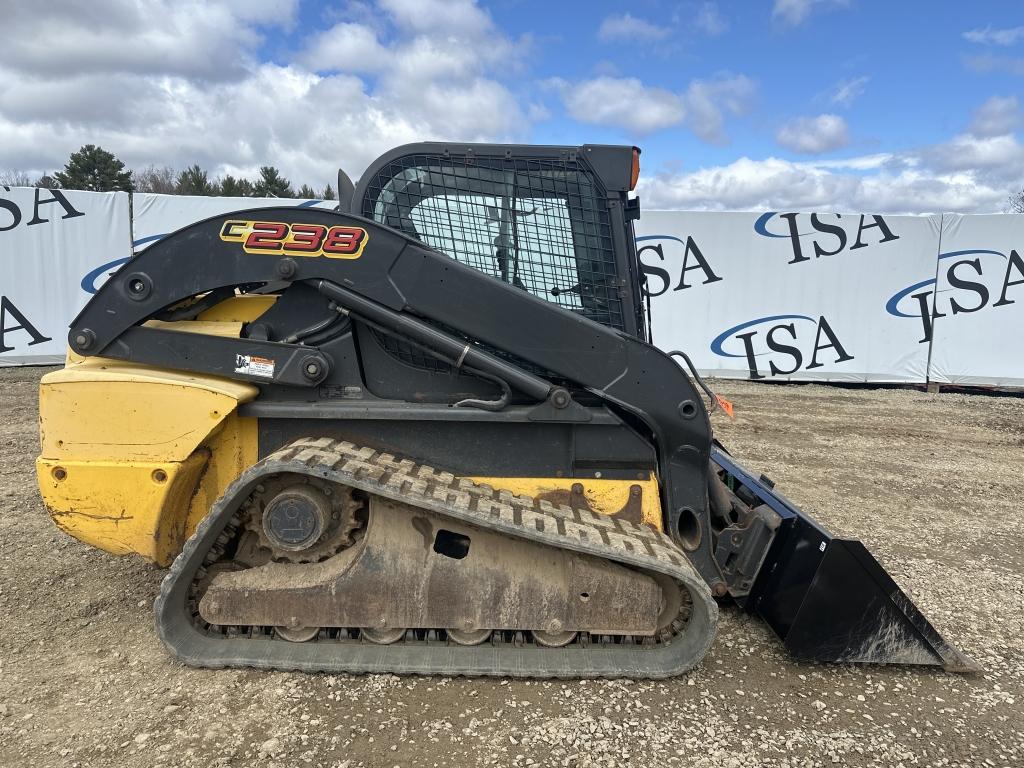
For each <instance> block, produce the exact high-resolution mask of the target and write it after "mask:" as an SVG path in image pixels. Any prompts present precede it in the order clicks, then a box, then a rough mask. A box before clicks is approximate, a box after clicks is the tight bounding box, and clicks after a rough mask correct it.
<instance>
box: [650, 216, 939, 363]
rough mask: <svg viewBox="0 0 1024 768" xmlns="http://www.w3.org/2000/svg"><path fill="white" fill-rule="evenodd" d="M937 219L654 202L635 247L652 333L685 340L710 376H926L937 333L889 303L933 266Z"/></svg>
mask: <svg viewBox="0 0 1024 768" xmlns="http://www.w3.org/2000/svg"><path fill="white" fill-rule="evenodd" d="M939 223H940V217H939V216H920V217H918V216H885V217H882V216H870V215H864V216H862V215H860V214H841V215H840V214H805V213H764V214H758V213H683V212H674V211H673V212H669V211H646V212H644V213H643V215H642V216H641V218H640V221H639V222H637V225H636V230H637V249H638V251H639V255H640V260H641V262H642V264H643V269H644V272H645V273H646V276H647V291H648V292H649V293H650V296H651V305H652V306H651V316H652V332H653V336H654V343H655V344H656V345H657V346H659V347H661V348H662V349H665V350H672V349H681V350H683V351H684V352H686V353H688V354H689V355H690V357H691V358H692V359H693V361H694V364H695V365H696V366H697V368H698V369H699V370H700V371H701V372H703V373H707V374H709V375H712V376H721V377H728V378H753V379H775V380H792V381H842V382H918V383H923V382H924V381H925V380H926V376H927V370H928V343H927V339H925V340H923V341H922V332H921V328H920V324H918V325H915V324H914V323H913V322H906V321H905V320H904V319H903V318H898V317H896V316H894V315H892V314H890V313H889V312H887V309H886V307H887V304H888V303H889V301H890V299H891V298H892V296H893V295H894V294H896V293H898V292H899V291H901V290H902V289H903V288H905V287H906V286H908V285H910V284H912V283H914V282H919V281H920V280H921V279H922V276H923V277H928V276H929V275H932V276H934V270H935V255H936V253H937V252H938V238H939ZM909 301H914V300H913V299H909ZM901 306H902V305H901Z"/></svg>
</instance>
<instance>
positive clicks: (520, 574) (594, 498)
mask: <svg viewBox="0 0 1024 768" xmlns="http://www.w3.org/2000/svg"><path fill="white" fill-rule="evenodd" d="M638 173H639V150H637V149H635V148H632V147H613V146H594V145H587V146H581V147H531V146H499V145H448V144H417V145H412V146H406V147H402V148H399V149H396V150H394V151H392V152H390V153H388V154H386V155H384V156H383V157H381V158H380V159H378V160H377V161H376V162H375V163H373V165H372V166H371V167H370V168H369V169H368V170H367V171H366V172H365V174H364V175H363V177H362V179H361V180H360V182H359V184H358V185H352V184H351V182H348V183H347V184H343V185H342V186H343V189H342V191H343V195H342V199H341V202H340V204H339V206H338V210H337V211H329V210H324V209H317V208H302V207H298V208H296V207H281V208H261V209H256V210H246V211H238V212H236V213H232V214H229V215H226V216H216V217H213V218H211V219H207V220H206V221H202V222H199V223H197V224H193V225H191V226H188V227H186V228H184V229H182V230H180V231H178V232H176V233H174V234H172V235H170V236H168V237H166V238H164V239H162V240H161V241H159V242H158V243H156V244H155V245H153V246H151V247H150V248H148V249H147V250H145V251H144V252H142V253H140V254H138V255H136V256H135V257H134V258H132V259H131V260H130V261H129V262H128V263H127V264H126V265H125V266H124V267H123V268H121V269H120V270H119V271H118V272H117V273H116V274H114V275H113V276H112V277H111V278H110V279H109V280H108V282H106V283H105V284H104V285H103V286H102V288H100V290H99V292H98V293H97V294H96V296H95V297H94V298H93V299H92V301H90V302H89V304H88V305H87V306H86V307H85V309H84V310H82V312H81V314H79V316H78V317H77V318H75V320H74V322H73V323H72V325H71V329H70V333H69V336H68V340H69V346H70V349H69V352H68V357H67V365H66V367H65V368H64V369H63V370H61V371H58V372H55V373H51V374H48V375H47V376H45V377H44V378H43V381H42V385H41V392H40V429H41V440H42V455H41V456H40V458H39V460H38V479H39V485H40V488H41V491H42V495H43V498H44V500H45V501H46V504H47V506H48V507H49V509H50V511H51V514H52V516H53V519H54V520H55V522H56V523H57V525H59V526H60V527H61V528H62V529H64V530H65V531H67V532H69V533H71V534H72V535H74V536H77V537H78V538H80V539H82V540H83V541H85V542H88V543H90V544H92V545H94V546H97V547H100V548H102V549H104V550H107V551H109V552H116V553H126V552H137V553H139V554H141V555H143V556H145V557H147V558H149V559H150V560H152V561H154V562H155V563H157V564H160V565H168V564H170V565H171V568H170V571H169V573H168V575H167V577H166V579H165V580H164V583H163V586H162V588H161V591H160V595H159V597H158V599H157V601H156V625H157V630H158V632H159V634H160V636H161V637H162V638H163V640H164V642H165V643H166V644H167V646H168V647H169V648H170V649H171V651H172V652H173V653H174V654H175V655H176V656H177V657H179V658H180V659H182V660H183V661H185V662H186V663H189V664H193V665H198V666H208V667H225V666H249V667H258V668H278V669H294V670H308V671H314V670H325V671H328V670H329V671H337V672H341V671H344V672H394V673H423V674H444V675H453V674H462V675H514V676H538V677H544V676H556V677H565V676H580V677H607V676H630V677H664V676H668V675H674V674H677V673H680V672H683V671H684V670H687V669H689V668H691V667H692V666H694V665H695V664H697V663H698V662H699V661H700V659H701V657H702V656H703V655H704V654H705V653H706V652H707V650H708V648H709V646H710V645H711V643H712V640H713V638H714V634H715V625H716V620H717V616H718V603H719V601H725V600H729V601H732V602H734V603H738V604H739V605H740V606H742V607H743V608H745V609H746V610H748V611H750V612H752V613H753V614H756V615H758V616H760V617H762V618H763V619H764V620H765V621H767V622H768V624H770V625H771V627H772V628H773V629H774V630H775V632H776V633H778V635H779V636H780V637H781V638H782V640H783V641H784V643H785V644H786V646H787V647H788V649H789V650H790V651H791V652H792V654H793V655H794V656H795V657H797V658H799V659H814V660H827V661H850V662H887V663H900V664H935V665H940V666H942V667H944V668H946V669H948V670H965V669H971V668H973V667H974V664H973V662H972V661H971V660H970V659H969V658H967V657H965V656H964V655H963V654H961V653H960V652H959V651H957V650H956V649H955V648H953V647H952V646H951V645H949V644H948V643H946V642H945V641H944V640H943V639H942V637H940V636H939V634H938V633H937V632H936V631H935V630H934V629H933V628H932V626H931V625H930V624H929V623H928V621H927V620H926V619H925V618H924V617H923V616H922V615H921V613H920V612H919V611H918V610H917V609H916V608H915V607H914V605H913V604H912V603H911V602H910V600H909V599H908V598H907V597H906V595H905V594H904V593H903V592H902V591H900V589H899V588H898V587H897V586H896V584H895V583H894V582H893V580H892V579H891V578H890V577H889V575H888V574H887V573H886V572H885V571H884V570H883V569H882V568H881V566H880V565H879V564H878V563H877V562H876V561H875V560H874V558H873V557H872V556H871V555H870V554H869V553H868V552H867V550H866V549H865V548H864V547H863V546H862V545H861V544H860V543H859V542H857V541H851V540H845V539H837V538H834V537H833V536H831V535H830V534H829V533H828V532H827V531H825V530H824V529H823V528H822V527H821V526H819V525H818V524H817V523H816V522H815V521H814V520H812V519H811V518H810V517H809V516H808V515H807V514H805V513H804V512H802V511H801V510H799V509H798V508H797V507H796V506H794V505H793V504H792V503H791V502H789V501H787V500H786V499H785V498H784V497H783V496H782V495H781V494H779V493H778V492H776V491H775V490H774V487H773V483H772V482H771V481H770V480H769V479H768V478H766V477H764V476H763V475H762V476H760V477H757V476H755V475H753V474H751V473H750V472H748V471H747V470H745V469H743V468H742V467H741V466H739V465H738V464H737V463H736V462H735V461H734V460H733V459H732V457H731V456H730V455H729V453H728V452H727V451H726V450H725V449H724V448H723V447H722V446H720V445H718V444H717V443H716V442H715V441H714V439H713V437H712V433H711V427H710V424H709V420H708V413H707V407H706V406H705V404H704V401H703V399H702V394H701V390H704V391H705V393H706V394H709V395H710V391H708V390H707V388H706V387H705V386H704V385H703V382H701V381H700V379H699V377H698V376H697V374H696V372H695V371H692V369H691V372H692V374H693V376H692V377H691V376H688V375H687V373H686V372H685V371H684V368H683V367H682V366H681V364H680V363H679V362H677V360H679V359H682V360H683V361H684V362H686V360H685V355H681V353H669V354H666V353H665V352H662V351H660V350H659V349H657V348H656V347H654V346H652V345H651V344H650V343H649V342H650V333H649V326H648V324H647V315H646V313H645V308H644V300H643V293H642V272H641V270H640V268H639V263H638V261H637V255H636V248H635V243H634V237H633V221H634V220H635V219H637V218H638V216H639V204H638V201H637V200H636V199H635V198H631V197H630V195H629V193H630V191H631V190H632V189H633V188H634V186H635V184H636V180H637V175H638ZM341 180H342V182H345V181H347V178H346V177H344V176H342V178H341Z"/></svg>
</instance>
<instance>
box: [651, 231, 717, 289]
mask: <svg viewBox="0 0 1024 768" xmlns="http://www.w3.org/2000/svg"><path fill="white" fill-rule="evenodd" d="M636 242H637V245H640V243H645V244H644V245H640V247H639V248H638V249H637V252H636V256H637V259H639V260H640V270H641V271H642V272H643V276H644V280H643V285H642V289H643V292H644V295H645V296H651V297H654V296H661V295H662V294H663V293H667V292H668V290H669V289H671V290H673V291H682V290H685V289H687V288H691V287H693V286H694V285H698V284H700V285H707V284H708V283H717V282H720V281H721V280H722V278H721V276H720V275H719V274H718V273H717V272H715V269H714V268H713V267H712V266H711V262H710V261H708V258H707V257H706V256H705V255H704V252H703V251H702V250H701V249H700V246H698V245H697V241H696V240H694V239H693V238H692V237H691V236H690V235H687V236H686V239H685V240H683V239H682V238H679V237H674V236H673V235H645V236H643V237H638V238H637V239H636ZM666 252H667V254H666ZM689 273H693V274H689ZM688 281H689V282H688Z"/></svg>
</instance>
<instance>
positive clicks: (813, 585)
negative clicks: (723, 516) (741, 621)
mask: <svg viewBox="0 0 1024 768" xmlns="http://www.w3.org/2000/svg"><path fill="white" fill-rule="evenodd" d="M711 459H712V461H714V462H715V464H717V465H718V466H719V467H721V468H722V469H724V470H725V471H726V472H727V473H728V474H729V475H731V476H732V478H733V479H734V480H736V481H738V482H740V483H742V484H743V486H745V487H746V488H747V489H748V490H749V491H750V492H751V493H752V494H754V495H755V496H756V497H757V498H758V499H759V501H760V502H761V503H763V504H766V505H768V506H769V507H771V509H773V510H774V511H775V512H776V513H778V515H779V516H780V517H781V518H782V521H781V524H780V525H779V528H778V531H777V532H776V536H775V540H774V541H773V542H772V545H771V548H770V549H769V551H768V554H767V556H766V557H765V560H764V563H763V565H762V566H761V569H760V571H759V572H758V575H757V579H756V581H755V582H754V585H753V587H752V588H751V590H750V593H749V595H747V596H745V597H744V598H743V599H742V600H741V601H740V602H741V603H742V604H743V605H744V607H745V608H746V609H747V610H748V611H749V612H751V613H753V614H756V615H757V616H760V617H761V618H762V619H764V620H765V621H767V622H768V624H769V625H770V626H771V628H772V629H773V630H774V631H775V633H776V634H777V635H778V636H779V637H780V638H782V641H783V642H784V643H785V645H786V648H788V649H789V652H790V653H791V654H792V655H793V657H794V658H796V659H800V660H807V661H841V662H842V661H845V662H859V663H870V664H930V665H937V666H941V667H942V668H943V669H945V670H947V671H950V672H977V671H980V670H981V667H980V666H979V665H978V664H977V662H975V661H974V660H973V659H971V658H970V657H969V656H966V655H965V654H963V653H961V652H960V651H958V650H957V649H956V648H954V647H953V646H952V645H950V644H949V643H947V642H946V641H945V640H944V639H943V638H942V636H941V635H940V634H939V633H938V632H937V631H936V630H935V628H934V627H933V626H932V625H931V624H930V623H929V622H928V620H927V619H926V618H925V617H924V615H923V614H922V613H921V612H920V611H919V610H918V609H917V606H915V605H914V604H913V603H912V602H911V600H910V598H908V597H907V596H906V594H904V592H903V590H901V589H900V588H899V587H898V586H897V585H896V582H895V581H893V579H892V577H891V576H890V575H889V574H888V573H886V571H885V569H884V568H882V566H881V565H880V564H879V563H878V561H877V560H875V558H874V557H873V556H872V555H871V553H870V552H868V550H867V548H866V547H865V546H864V545H863V544H861V542H859V541H857V540H855V539H837V538H834V537H833V536H832V535H831V534H830V533H829V532H828V531H826V530H825V529H824V528H822V527H821V526H820V525H818V523H817V522H816V521H815V520H814V519H813V518H811V517H810V516H809V515H807V514H805V513H804V512H802V511H801V510H800V508H799V507H797V506H796V505H795V504H793V503H792V502H791V501H789V500H788V499H786V498H785V497H784V496H783V495H782V494H780V493H777V492H776V491H775V490H774V489H773V485H774V484H773V483H772V482H771V481H770V480H768V478H766V477H765V476H764V475H762V476H761V477H760V478H755V477H754V476H753V475H751V474H750V473H749V472H747V471H746V470H745V469H743V468H742V467H741V466H739V465H738V464H737V463H736V462H735V461H734V460H733V459H732V457H731V456H729V455H728V454H727V453H725V452H724V450H721V449H719V448H717V447H716V448H715V449H713V452H712V456H711Z"/></svg>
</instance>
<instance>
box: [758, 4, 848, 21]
mask: <svg viewBox="0 0 1024 768" xmlns="http://www.w3.org/2000/svg"><path fill="white" fill-rule="evenodd" d="M847 3H848V0H775V5H773V6H772V18H773V19H775V20H776V21H779V22H782V23H783V24H785V25H787V26H790V27H795V26H798V25H800V24H803V22H804V21H806V20H807V17H808V16H810V15H811V12H812V11H814V10H815V8H817V7H825V6H830V5H846V4H847Z"/></svg>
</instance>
